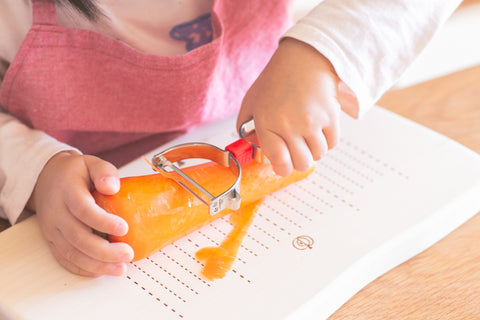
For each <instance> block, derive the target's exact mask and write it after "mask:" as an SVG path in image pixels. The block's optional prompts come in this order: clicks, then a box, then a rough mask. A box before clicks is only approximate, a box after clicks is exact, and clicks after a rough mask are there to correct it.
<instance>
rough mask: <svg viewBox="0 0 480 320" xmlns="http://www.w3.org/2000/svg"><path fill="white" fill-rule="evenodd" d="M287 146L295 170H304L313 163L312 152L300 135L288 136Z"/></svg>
mask: <svg viewBox="0 0 480 320" xmlns="http://www.w3.org/2000/svg"><path fill="white" fill-rule="evenodd" d="M287 146H288V150H289V152H290V158H291V161H292V164H293V168H294V169H295V170H298V171H306V170H308V169H309V168H310V167H311V166H312V165H313V156H312V153H311V151H310V148H309V147H308V145H307V142H306V141H305V139H304V138H303V137H302V136H294V137H289V138H288V139H287Z"/></svg>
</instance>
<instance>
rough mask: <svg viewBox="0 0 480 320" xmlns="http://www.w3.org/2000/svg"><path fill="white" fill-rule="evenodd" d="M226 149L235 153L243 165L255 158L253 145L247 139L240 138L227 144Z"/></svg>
mask: <svg viewBox="0 0 480 320" xmlns="http://www.w3.org/2000/svg"><path fill="white" fill-rule="evenodd" d="M225 150H227V151H229V152H230V153H232V154H233V156H234V157H235V159H237V161H238V163H239V164H240V166H241V167H244V166H246V165H247V164H249V163H250V162H252V160H253V159H254V153H253V152H254V149H253V146H252V145H251V144H250V142H248V141H247V140H245V139H238V140H237V141H235V142H233V143H231V144H229V145H228V146H226V147H225Z"/></svg>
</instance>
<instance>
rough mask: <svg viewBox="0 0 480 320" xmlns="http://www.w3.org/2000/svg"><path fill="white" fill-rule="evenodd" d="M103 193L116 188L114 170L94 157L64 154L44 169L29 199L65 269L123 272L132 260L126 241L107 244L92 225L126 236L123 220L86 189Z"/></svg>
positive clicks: (83, 272)
mask: <svg viewBox="0 0 480 320" xmlns="http://www.w3.org/2000/svg"><path fill="white" fill-rule="evenodd" d="M92 187H95V188H96V189H97V190H98V191H100V192H102V193H104V194H114V193H116V192H118V190H119V188H120V181H119V178H118V172H117V169H116V168H115V167H114V166H113V165H112V164H110V163H108V162H105V161H103V160H101V159H99V158H96V157H93V156H82V155H76V154H75V155H74V154H70V153H67V152H62V153H59V154H57V155H55V156H54V157H53V158H52V159H50V160H49V162H48V163H47V164H46V165H45V167H44V169H43V170H42V172H41V174H40V176H39V178H38V181H37V184H36V186H35V190H34V192H33V194H32V197H31V199H30V202H29V208H31V209H32V210H34V211H36V213H37V216H38V220H39V223H40V227H41V230H42V232H43V235H44V237H45V239H46V240H47V242H48V244H49V245H50V249H51V250H52V253H53V255H54V256H55V258H56V259H57V260H58V262H60V264H62V265H63V266H64V267H65V268H66V269H68V270H70V271H71V272H73V273H76V274H79V275H84V276H99V275H103V274H108V275H117V276H118V275H122V274H124V273H125V271H126V262H128V261H131V260H132V259H133V250H132V248H131V247H130V246H129V245H127V244H125V243H110V242H108V241H107V240H105V239H103V238H101V237H99V236H97V235H95V234H94V233H92V229H95V230H97V231H100V232H103V233H107V234H112V235H119V236H121V235H124V234H126V233H127V231H128V225H127V223H126V222H125V221H124V220H123V219H121V218H120V217H117V216H115V215H112V214H109V213H107V212H105V211H104V210H103V209H101V208H100V207H98V206H97V205H96V203H95V200H94V199H93V197H92V195H91V193H90V191H91V188H92Z"/></svg>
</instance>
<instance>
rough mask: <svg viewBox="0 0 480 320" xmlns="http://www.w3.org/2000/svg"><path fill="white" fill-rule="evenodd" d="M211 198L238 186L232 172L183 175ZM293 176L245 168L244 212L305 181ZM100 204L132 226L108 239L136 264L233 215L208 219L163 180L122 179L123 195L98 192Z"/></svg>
mask: <svg viewBox="0 0 480 320" xmlns="http://www.w3.org/2000/svg"><path fill="white" fill-rule="evenodd" d="M182 170H183V171H184V172H185V173H187V174H188V175H189V176H191V177H192V178H193V179H194V180H195V181H197V182H198V183H199V184H200V185H201V186H203V187H204V188H205V189H206V190H208V191H209V192H210V193H212V194H213V195H215V196H216V195H219V194H220V193H222V192H223V191H225V190H226V188H227V187H228V186H230V185H232V183H233V182H234V181H235V177H234V176H233V174H232V173H231V172H230V169H228V168H225V167H223V166H221V165H218V164H216V163H212V162H208V163H204V164H201V165H197V166H193V167H189V168H184V169H182ZM311 172H313V168H311V169H310V170H308V171H306V172H294V173H293V174H291V175H290V176H288V177H281V176H278V175H276V174H275V173H274V172H273V169H272V167H271V165H270V164H266V163H264V164H261V163H257V162H252V163H251V164H249V165H247V166H245V167H243V168H242V179H241V183H240V194H241V197H242V203H241V206H242V207H243V206H246V205H248V204H251V203H253V202H255V201H256V200H259V199H261V198H262V197H264V196H265V195H267V194H270V193H272V192H274V191H277V190H279V189H281V188H283V187H285V186H287V185H289V184H291V183H293V182H296V181H299V180H301V179H303V178H305V177H307V176H308V175H309V174H310V173H311ZM93 196H94V198H95V200H96V202H97V204H98V205H99V206H100V207H102V208H104V209H105V210H106V211H108V212H110V213H113V214H116V215H118V216H120V217H122V218H123V219H125V221H126V222H127V223H128V226H129V230H128V233H127V234H126V235H125V236H122V237H118V236H110V237H109V239H110V241H112V242H125V243H128V244H129V245H130V246H131V247H132V248H133V251H134V253H135V256H134V261H136V260H140V259H143V258H145V257H148V256H150V255H151V254H153V253H155V252H156V251H158V250H159V249H161V248H163V247H165V246H166V245H168V244H170V243H172V242H174V241H175V240H178V239H179V238H181V237H183V236H185V235H187V234H189V233H191V232H192V231H194V230H196V229H199V228H200V227H202V226H204V225H205V224H208V223H209V222H211V221H213V220H215V219H218V218H220V217H222V216H224V215H226V214H228V213H230V212H231V210H223V211H222V212H220V213H218V214H216V215H214V216H210V215H209V213H208V208H207V206H205V205H204V204H203V203H201V202H200V201H199V200H198V199H197V198H195V197H194V196H193V195H191V194H190V193H189V192H188V191H186V190H185V189H183V188H182V187H181V186H180V185H178V184H177V183H176V182H175V181H173V180H171V179H169V178H166V177H165V176H163V175H161V174H152V175H147V176H140V177H127V178H122V179H121V187H120V191H119V192H118V193H117V194H115V195H112V196H106V195H102V194H100V193H98V192H94V193H93Z"/></svg>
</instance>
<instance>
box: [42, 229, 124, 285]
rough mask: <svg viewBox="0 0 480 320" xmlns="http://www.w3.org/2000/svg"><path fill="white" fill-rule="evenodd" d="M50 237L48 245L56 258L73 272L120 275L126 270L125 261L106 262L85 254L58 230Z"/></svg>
mask: <svg viewBox="0 0 480 320" xmlns="http://www.w3.org/2000/svg"><path fill="white" fill-rule="evenodd" d="M52 237H53V238H52V241H51V242H50V246H51V247H52V252H53V253H54V255H55V257H56V259H57V260H58V261H59V262H60V263H61V264H62V265H63V266H64V267H65V268H67V269H68V270H69V271H71V272H73V273H76V274H81V275H86V276H97V275H101V274H108V275H112V276H121V275H123V274H124V273H125V271H126V265H125V263H107V262H102V261H98V260H95V259H93V258H91V257H89V256H87V255H86V254H84V253H83V252H81V251H80V250H78V249H77V248H75V247H74V246H72V245H71V244H70V243H69V242H68V241H67V240H66V239H65V238H64V235H63V234H62V233H61V232H60V231H58V232H56V233H55V234H53V235H52Z"/></svg>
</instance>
